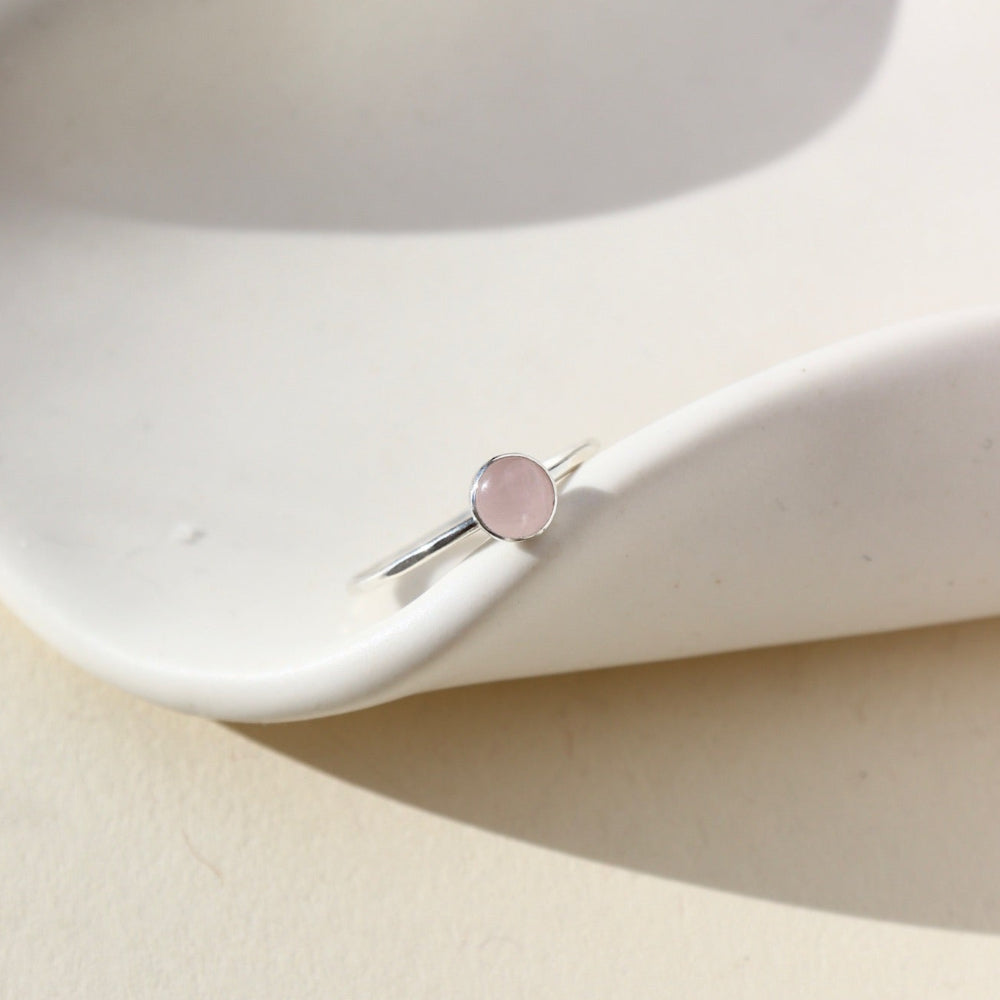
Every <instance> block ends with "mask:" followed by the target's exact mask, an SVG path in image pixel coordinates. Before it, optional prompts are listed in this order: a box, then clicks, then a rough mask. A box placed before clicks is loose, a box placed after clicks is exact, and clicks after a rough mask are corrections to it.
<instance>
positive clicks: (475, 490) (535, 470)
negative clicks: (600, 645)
mask: <svg viewBox="0 0 1000 1000" xmlns="http://www.w3.org/2000/svg"><path fill="white" fill-rule="evenodd" d="M597 449H598V444H597V442H596V441H594V440H593V439H589V440H587V441H584V442H583V444H578V445H577V446H576V447H575V448H570V450H569V451H566V452H563V453H562V454H561V455H556V457H555V458H550V459H549V460H548V461H547V462H539V461H538V460H537V459H534V458H532V457H531V456H530V455H523V454H521V453H520V452H515V451H509V452H504V453H503V454H502V455H494V456H493V457H492V458H491V459H490V460H489V461H488V462H485V463H484V464H483V465H482V466H480V468H479V471H478V472H477V473H476V474H475V476H473V479H472V486H471V487H470V488H469V511H468V513H463V514H460V515H458V516H457V517H456V518H454V519H453V520H451V521H449V522H448V523H447V524H444V525H442V526H441V527H440V528H438V529H436V530H435V531H432V532H431V533H430V534H429V535H425V536H424V537H423V538H421V539H420V540H419V541H417V542H414V543H413V544H412V545H408V546H407V547H406V548H405V549H400V550H399V551H398V552H396V553H394V554H393V555H391V556H389V557H388V558H386V559H383V560H381V561H380V562H377V563H375V565H374V566H370V567H369V568H368V569H366V570H364V571H363V572H361V573H358V575H357V576H354V577H352V578H351V580H350V581H349V582H348V588H349V589H350V590H355V591H360V590H369V589H370V588H372V587H374V586H376V585H378V584H380V583H383V582H384V581H386V580H392V579H394V578H395V577H397V576H400V575H402V574H403V573H406V572H408V571H409V570H411V569H414V568H415V567H417V566H419V565H420V564H421V563H423V562H424V560H425V559H429V558H430V557H431V556H433V555H435V554H436V553H438V552H440V551H441V550H442V549H445V548H447V547H448V546H449V545H453V544H454V543H455V542H457V541H458V540H459V539H461V538H465V537H466V536H467V535H470V534H472V533H473V532H479V531H482V532H485V533H486V534H487V535H489V536H491V537H493V538H497V539H500V540H501V541H505V542H523V541H526V540H527V539H529V538H534V537H535V536H536V535H540V534H541V533H542V532H543V531H545V529H546V528H548V526H549V525H550V524H551V523H552V519H553V518H554V517H555V514H556V506H557V505H558V499H559V491H558V489H557V487H558V485H559V483H560V482H562V480H564V479H565V478H566V477H567V476H568V475H569V474H570V473H571V472H573V471H574V470H575V469H576V468H578V467H579V466H580V465H581V464H582V463H583V462H585V461H586V460H587V459H588V458H590V457H591V455H593V454H594V453H595V452H596V451H597Z"/></svg>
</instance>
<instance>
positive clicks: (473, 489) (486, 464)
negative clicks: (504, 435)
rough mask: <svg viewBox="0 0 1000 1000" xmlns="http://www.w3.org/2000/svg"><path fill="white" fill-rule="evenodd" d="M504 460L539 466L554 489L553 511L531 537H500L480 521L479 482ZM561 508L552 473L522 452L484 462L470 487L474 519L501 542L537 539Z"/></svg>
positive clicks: (470, 505) (507, 452) (509, 453)
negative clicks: (477, 498) (526, 462)
mask: <svg viewBox="0 0 1000 1000" xmlns="http://www.w3.org/2000/svg"><path fill="white" fill-rule="evenodd" d="M502 458H524V459H527V460H528V461H529V462H531V463H532V464H533V465H537V466H538V468H539V469H541V470H542V472H544V473H545V476H546V478H547V479H548V481H549V485H550V486H551V487H552V511H551V513H550V514H549V518H548V520H547V521H546V522H545V524H543V525H542V526H541V527H540V528H539V529H538V531H536V532H534V533H532V534H530V535H518V536H517V537H511V536H509V535H498V534H497V533H496V532H495V531H491V530H490V529H489V528H488V527H487V526H486V525H485V524H484V523H483V521H482V520H481V519H480V517H479V511H478V510H477V509H476V492H477V490H478V489H479V481H480V479H482V477H483V473H484V472H486V470H487V469H488V468H489V467H490V466H491V465H493V463H494V462H498V461H499V460H500V459H502ZM558 506H559V490H558V489H557V488H556V481H555V480H554V479H553V478H552V473H551V472H549V470H548V469H547V468H546V467H545V465H544V463H543V462H539V461H538V459H537V458H535V457H533V456H532V455H525V454H524V453H523V452H520V451H505V452H503V453H502V454H500V455H494V456H493V457H492V458H491V459H489V460H488V461H486V462H484V463H483V464H482V465H481V466H480V467H479V470H478V472H476V474H475V476H473V477H472V485H471V486H470V487H469V509H470V513H471V514H472V517H473V518H474V519H475V522H476V524H478V525H479V527H480V528H482V529H483V531H485V532H486V533H487V534H488V535H490V536H491V537H493V538H496V539H499V540H500V541H501V542H526V541H527V540H528V539H529V538H537V537H538V536H539V535H540V534H541V533H542V532H543V531H545V529H546V528H547V527H548V526H549V525H550V524H551V523H552V519H553V518H554V517H555V516H556V508H557V507H558Z"/></svg>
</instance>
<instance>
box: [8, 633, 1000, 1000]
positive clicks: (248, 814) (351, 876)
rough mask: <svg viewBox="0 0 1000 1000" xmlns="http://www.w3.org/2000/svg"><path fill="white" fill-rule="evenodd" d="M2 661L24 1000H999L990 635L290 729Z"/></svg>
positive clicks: (462, 699) (804, 650) (412, 704)
mask: <svg viewBox="0 0 1000 1000" xmlns="http://www.w3.org/2000/svg"><path fill="white" fill-rule="evenodd" d="M0 663H2V669H3V676H4V687H5V695H4V698H3V699H2V701H0V790H2V795H0V837H2V841H0V845H2V850H0V884H2V885H3V892H2V894H0V969H2V975H3V995H4V996H10V997H18V998H34V997H46V998H47V997H54V996H72V997H87V998H89V997H95V998H96V997H100V998H108V997H118V996H123V997H127V996H135V997H140V996H141V997H149V996H171V997H188V996H190V997H194V996H234V997H235V996H238V997H242V998H256V997H261V998H265V997H266V998H274V997H358V996H371V997H407V998H412V997H428V998H436V997H443V996H489V997H494V996H496V997H517V996H524V997H537V996H547V997H607V996H628V997H662V996H685V997H702V996H704V997H710V996H711V997H716V996H742V997H768V998H773V997H785V996H788V997H791V996H810V997H837V998H842V997H846V996H849V997H857V998H863V997H879V998H885V997H992V996H995V995H996V983H997V982H998V981H1000V939H998V937H997V935H998V933H1000V879H998V876H997V872H998V871H1000V838H998V837H997V833H996V818H997V816H998V815H1000V669H998V663H1000V622H998V621H983V622H974V623H968V624H962V625H954V626H948V627H943V628H936V629H929V630H924V631H919V632H911V633H903V634H897V635H886V636H879V637H872V638H859V639H854V640H848V641H843V642H837V643H827V644H816V645H809V646H800V647H791V648H785V649H779V650H764V651H757V652H752V653H745V654H738V655H729V656H720V657H712V658H708V659H702V660H694V661H686V662H680V663H673V664H651V665H648V666H641V667H635V668H624V669H618V670H609V671H601V672H597V673H593V674H587V675H576V676H566V677H561V678H554V679H546V680H539V681H522V682H514V683H508V684H503V685H491V686H482V687H478V688H467V689H461V690H456V691H451V692H444V693H439V694H434V695H427V696H421V697H417V698H413V699H410V700H407V701H403V702H399V703H396V704H394V705H390V706H386V707H383V708H378V709H373V710H369V711H366V712H361V713H357V714H354V715H348V716H342V717H339V718H333V719H327V720H323V721H319V722H314V723H306V724H299V725H288V726H276V727H273V728H263V727H229V726H225V725H221V724H218V723H213V722H208V721H205V720H201V719H194V718H188V717H183V716H180V715H176V714H173V713H170V712H167V711H165V710H162V709H158V708H154V707H151V706H149V705H147V704H145V703H143V702H140V701H138V700H136V699H134V698H131V697H129V696H127V695H125V694H122V693H120V692H118V691H116V690H114V689H112V688H110V687H108V686H106V685H104V684H102V683H100V682H98V681H95V680H93V679H91V678H90V677H88V676H87V675H85V674H83V673H82V672H80V671H79V670H77V669H76V668H74V667H72V666H71V665H69V664H67V663H66V662H64V661H63V660H61V659H60V658H59V657H58V656H56V655H55V654H53V653H51V652H50V651H49V650H48V649H47V648H46V647H44V646H43V645H42V644H40V643H39V642H38V641H37V640H36V639H34V638H33V637H32V636H31V635H30V634H29V633H27V631H26V630H24V629H23V628H22V627H21V626H20V625H19V624H18V623H17V622H15V621H14V620H13V619H12V618H10V617H9V616H8V615H4V616H3V617H2V618H0Z"/></svg>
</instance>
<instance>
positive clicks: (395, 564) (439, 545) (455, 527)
mask: <svg viewBox="0 0 1000 1000" xmlns="http://www.w3.org/2000/svg"><path fill="white" fill-rule="evenodd" d="M598 447H599V445H598V443H597V442H596V441H595V440H593V439H588V440H586V441H584V442H583V443H582V444H578V445H577V446H576V447H575V448H570V450H569V451H565V452H563V453H562V454H561V455H556V457H555V458H550V459H549V460H548V461H547V462H543V463H542V464H543V465H544V466H545V468H546V469H547V470H548V473H549V475H550V476H551V477H552V481H553V482H554V483H556V484H557V485H558V484H559V483H560V482H561V481H562V480H563V479H565V478H566V477H567V476H568V475H569V474H570V473H571V472H573V471H574V470H575V469H576V468H578V467H579V466H580V465H581V464H583V463H584V462H585V461H586V460H587V459H588V458H590V457H591V455H593V454H594V453H595V452H596V451H597V450H598ZM474 532H482V533H483V534H484V535H485V534H486V531H485V530H484V529H483V528H482V527H481V526H480V524H479V522H478V521H477V520H476V518H475V517H474V516H473V515H472V513H471V512H470V513H468V514H462V515H459V516H458V517H456V518H454V519H452V520H450V521H448V522H447V523H446V524H443V525H442V526H441V527H440V528H437V529H436V530H434V531H432V532H430V534H428V535H425V536H424V537H423V538H421V539H420V541H418V542H415V543H413V544H412V545H408V546H406V548H404V549H400V550H399V551H398V552H395V553H393V554H392V555H391V556H389V557H388V558H386V559H383V560H381V561H380V562H377V563H375V565H374V566H369V567H368V569H366V570H364V571H363V572H361V573H358V575H357V576H355V577H352V578H351V580H350V581H349V582H348V585H347V586H348V589H350V590H354V591H361V590H369V589H371V588H372V587H375V586H377V585H378V584H380V583H383V582H385V581H386V580H392V579H394V578H395V577H397V576H400V575H402V574H403V573H406V572H408V571H409V570H411V569H414V568H415V567H416V566H419V565H420V564H421V563H422V562H423V561H424V560H425V559H429V558H430V557H431V556H433V555H434V554H435V553H438V552H440V551H441V550H442V549H444V548H447V547H448V546H449V545H453V544H454V543H455V542H457V541H458V540H459V539H461V538H465V536H466V535H471V534H473V533H474ZM487 537H489V536H488V535H487Z"/></svg>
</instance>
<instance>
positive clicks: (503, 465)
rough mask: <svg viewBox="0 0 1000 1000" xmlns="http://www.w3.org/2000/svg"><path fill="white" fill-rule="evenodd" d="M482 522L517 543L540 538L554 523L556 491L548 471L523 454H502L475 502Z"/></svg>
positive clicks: (484, 476)
mask: <svg viewBox="0 0 1000 1000" xmlns="http://www.w3.org/2000/svg"><path fill="white" fill-rule="evenodd" d="M473 506H474V507H475V512H476V515H477V516H478V518H479V523H480V524H482V526H483V527H484V528H486V530H487V531H489V532H491V533H492V534H494V535H498V536H499V537H500V538H505V539H508V540H510V541H513V542H519V541H522V540H523V539H525V538H531V536H532V535H537V534H538V532H540V531H541V530H542V529H543V528H544V527H545V526H546V525H547V524H548V523H549V521H550V520H551V518H552V512H553V511H554V510H555V508H556V490H555V486H553V484H552V478H551V477H550V476H549V474H548V472H546V470H545V468H544V467H543V466H541V465H539V464H538V462H536V461H535V460H534V459H531V458H526V457H525V456H523V455H502V456H501V457H499V458H495V459H493V461H491V462H490V463H488V464H487V466H486V468H485V469H484V470H483V472H482V473H481V474H480V476H479V479H478V480H477V482H476V487H475V496H474V499H473Z"/></svg>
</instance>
